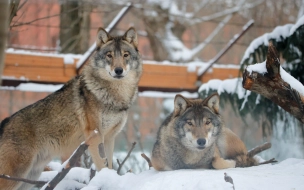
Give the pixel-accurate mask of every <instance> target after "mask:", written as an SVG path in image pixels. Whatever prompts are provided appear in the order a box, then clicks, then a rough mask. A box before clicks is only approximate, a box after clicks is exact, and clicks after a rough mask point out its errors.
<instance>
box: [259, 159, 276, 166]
mask: <svg viewBox="0 0 304 190" xmlns="http://www.w3.org/2000/svg"><path fill="white" fill-rule="evenodd" d="M276 162H278V161H277V160H276V159H275V158H271V159H270V160H266V161H265V162H261V163H259V165H263V164H271V163H276Z"/></svg>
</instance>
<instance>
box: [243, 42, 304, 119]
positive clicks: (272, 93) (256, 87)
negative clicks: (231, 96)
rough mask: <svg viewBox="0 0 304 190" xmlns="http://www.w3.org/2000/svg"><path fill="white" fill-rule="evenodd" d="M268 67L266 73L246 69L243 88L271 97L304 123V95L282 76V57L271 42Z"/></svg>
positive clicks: (267, 61)
mask: <svg viewBox="0 0 304 190" xmlns="http://www.w3.org/2000/svg"><path fill="white" fill-rule="evenodd" d="M266 69H267V73H265V74H261V73H258V72H254V71H253V72H251V73H250V72H248V71H247V69H245V71H244V73H243V88H245V89H247V90H250V91H252V92H256V93H258V94H261V95H262V96H264V97H266V98H268V99H270V100H271V101H272V102H274V103H275V104H277V105H279V106H280V107H282V108H283V109H284V110H286V111H287V112H289V113H290V114H291V115H293V116H294V117H296V118H297V119H298V120H299V121H301V122H302V123H304V96H303V95H302V94H300V93H299V92H298V91H297V90H296V89H293V88H292V87H291V86H290V84H289V83H288V81H287V82H286V81H284V80H283V79H282V78H281V74H280V59H279V56H278V52H277V50H276V49H275V47H274V46H273V45H272V44H271V43H270V44H269V48H268V52H267V60H266Z"/></svg>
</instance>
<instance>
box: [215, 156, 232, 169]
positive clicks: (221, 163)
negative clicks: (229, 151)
mask: <svg viewBox="0 0 304 190" xmlns="http://www.w3.org/2000/svg"><path fill="white" fill-rule="evenodd" d="M212 166H213V167H214V168H215V169H218V170H220V169H226V168H235V161H234V160H225V159H224V158H221V157H214V158H213V161H212Z"/></svg>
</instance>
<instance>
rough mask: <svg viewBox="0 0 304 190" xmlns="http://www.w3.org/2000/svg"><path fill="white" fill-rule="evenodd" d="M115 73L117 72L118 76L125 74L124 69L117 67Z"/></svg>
mask: <svg viewBox="0 0 304 190" xmlns="http://www.w3.org/2000/svg"><path fill="white" fill-rule="evenodd" d="M114 71H115V74H116V75H118V76H119V75H121V74H122V73H123V68H121V67H116V68H115V69H114Z"/></svg>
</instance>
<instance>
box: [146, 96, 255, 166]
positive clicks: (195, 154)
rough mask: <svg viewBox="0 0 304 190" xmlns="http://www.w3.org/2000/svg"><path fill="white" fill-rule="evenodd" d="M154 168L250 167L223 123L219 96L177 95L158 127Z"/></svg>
mask: <svg viewBox="0 0 304 190" xmlns="http://www.w3.org/2000/svg"><path fill="white" fill-rule="evenodd" d="M151 162H152V166H153V167H154V168H155V169H156V170H177V169H194V168H215V169H224V168H233V167H236V166H241V167H245V166H252V165H256V164H257V162H256V161H255V159H253V158H248V157H247V150H246V147H245V145H244V143H243V142H242V141H241V140H240V139H239V138H238V137H237V136H236V135H235V134H234V133H233V132H232V131H231V130H230V129H228V128H226V127H225V126H224V124H223V121H222V118H221V116H220V114H219V96H218V95H217V94H214V95H211V96H209V97H208V98H206V99H204V100H202V99H194V100H190V99H187V98H185V97H183V96H181V95H176V97H175V100H174V111H173V113H172V114H170V115H169V116H168V117H167V118H166V120H165V121H164V122H163V124H162V125H161V127H160V128H159V131H158V134H157V140H156V142H155V144H154V147H153V151H152V159H151Z"/></svg>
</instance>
